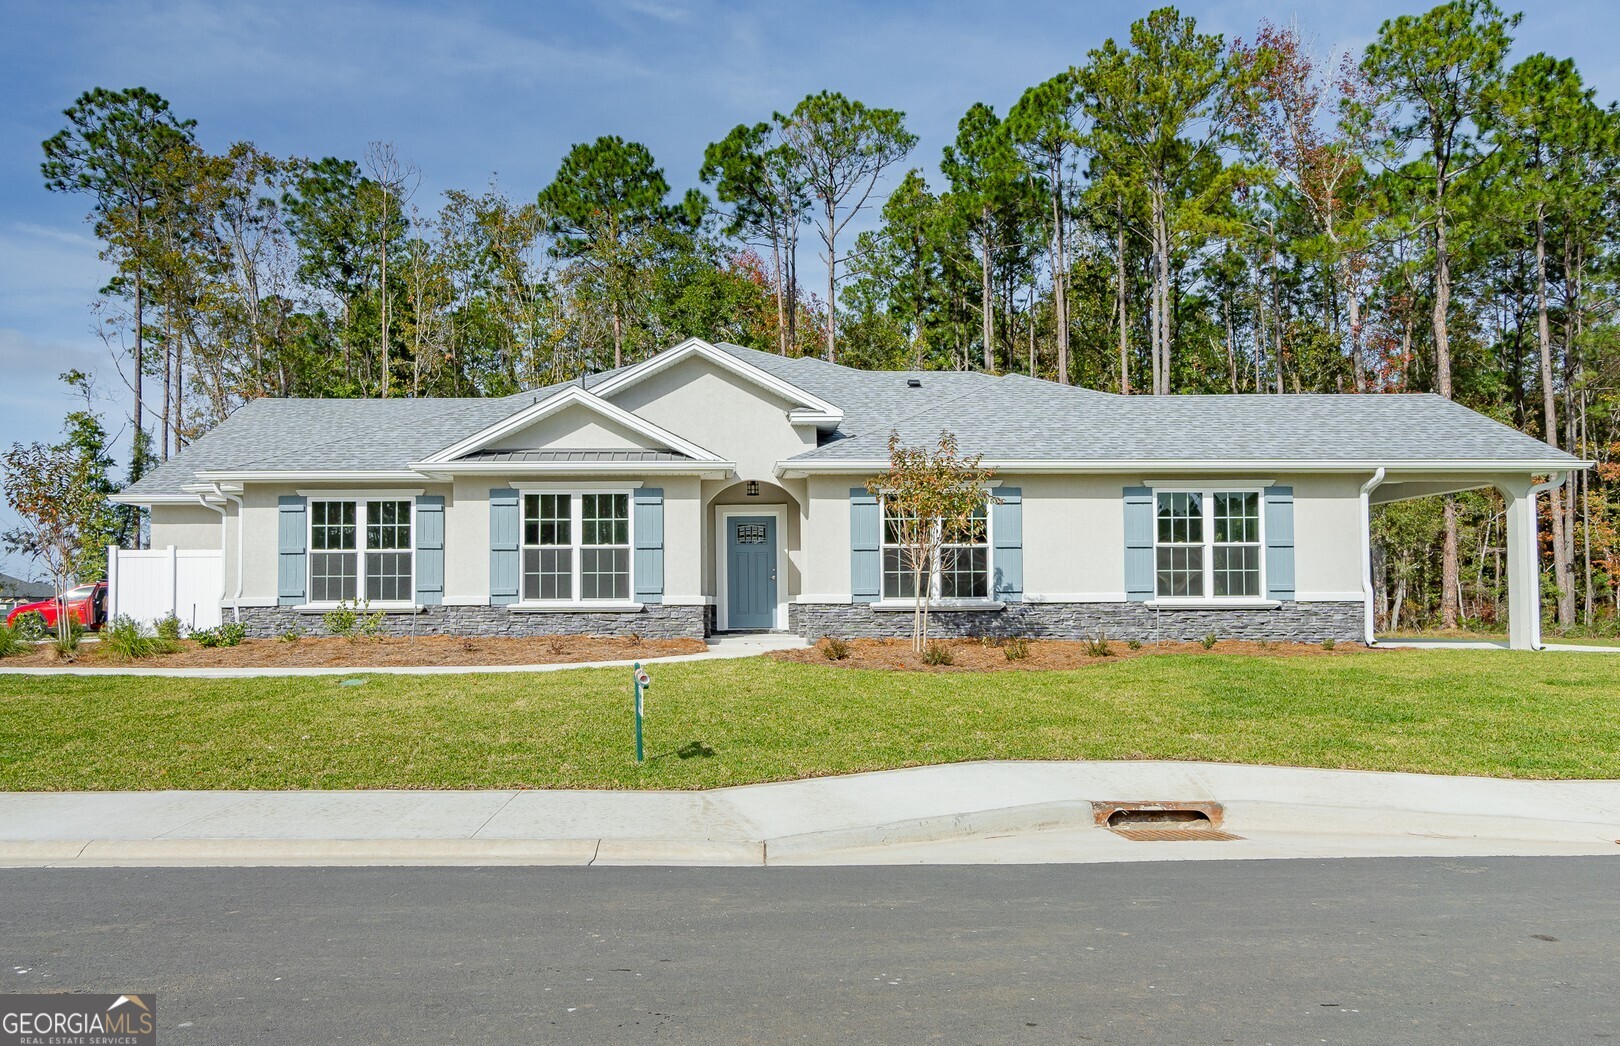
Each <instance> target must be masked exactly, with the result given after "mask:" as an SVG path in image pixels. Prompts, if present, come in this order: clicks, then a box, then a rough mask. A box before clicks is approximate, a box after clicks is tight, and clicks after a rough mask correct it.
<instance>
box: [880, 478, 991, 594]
mask: <svg viewBox="0 0 1620 1046" xmlns="http://www.w3.org/2000/svg"><path fill="white" fill-rule="evenodd" d="M995 482H997V481H992V482H991V483H986V484H985V485H984V489H985V499H984V541H983V543H982V544H983V547H984V584H985V588H984V591H985V594H984V595H983V596H942V595H940V585H941V583H942V580H943V573H942V571H941V570H940V563H941V559H942V557H943V555H944V552H945V547H944V543H943V542H941V543H940V545H939V547H936V548H935V549H934V562H933V566H932V569H931V570H929V572H928V576H929V592H928V606H929V607H930V608H932V609H936V610H964V609H965V610H999V609H1001V608H1002V607H1004V606H1005V605H1006V604H1005V603H1002V602H1000V601H998V600H997V599H996V598H995V597H994V596H993V595H992V594H991V593H992V592H993V591H994V590H995V579H996V535H995V512H994V511H993V509H994V507H995V506H994V504H993V503H992V502H991V500H990V498H991V497H992V496H993V495H992V493H991V490H990V488H991V487H992V486H994V484H995ZM934 525H935V526H936V527H938V526H939V525H940V523H939V521H938V520H936V521H935V523H934ZM888 537H889V517H888V504H887V503H886V502H885V501H884V500H883V498H882V497H881V496H880V497H879V498H878V598H877V602H875V603H873V604H872V609H874V610H887V609H891V607H889V606H888V605H887V604H904V606H905V607H908V608H910V607H915V606H916V600H915V598H914V597H912V596H891V595H889V594H888V593H887V592H886V591H885V588H886V587H887V578H888V574H889V572H888V571H887V570H885V569H884V566H883V564H884V562H885V560H886V559H887V558H888V557H887V553H888V552H889V550H890V549H901V550H903V549H904V547H905V546H903V545H896V544H894V543H892V542H890V541H889V540H888ZM980 544H981V543H980V542H977V541H975V542H973V543H972V544H971V545H966V546H964V545H952V546H951V547H953V548H964V547H965V548H978V547H979V546H980ZM901 554H902V555H904V552H903V551H902V553H901Z"/></svg>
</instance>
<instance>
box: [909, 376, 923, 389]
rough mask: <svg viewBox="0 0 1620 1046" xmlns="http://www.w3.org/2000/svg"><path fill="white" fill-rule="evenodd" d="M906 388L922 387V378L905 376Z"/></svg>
mask: <svg viewBox="0 0 1620 1046" xmlns="http://www.w3.org/2000/svg"><path fill="white" fill-rule="evenodd" d="M906 388H908V389H920V388H922V379H921V378H907V379H906Z"/></svg>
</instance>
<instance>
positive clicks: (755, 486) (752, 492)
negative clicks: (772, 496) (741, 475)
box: [747, 479, 759, 498]
mask: <svg viewBox="0 0 1620 1046" xmlns="http://www.w3.org/2000/svg"><path fill="white" fill-rule="evenodd" d="M747 490H748V496H749V497H751V498H757V497H759V480H757V479H751V480H749V481H748V488H747Z"/></svg>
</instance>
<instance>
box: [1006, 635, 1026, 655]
mask: <svg viewBox="0 0 1620 1046" xmlns="http://www.w3.org/2000/svg"><path fill="white" fill-rule="evenodd" d="M1001 652H1002V653H1003V654H1005V655H1007V660H1008V661H1022V660H1024V659H1025V658H1026V657H1028V656H1029V640H1027V639H1025V638H1024V637H1023V636H1013V637H1012V638H1011V639H1009V640H1007V642H1006V643H1005V644H1003V645H1002V647H1001Z"/></svg>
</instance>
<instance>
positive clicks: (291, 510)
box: [276, 494, 309, 607]
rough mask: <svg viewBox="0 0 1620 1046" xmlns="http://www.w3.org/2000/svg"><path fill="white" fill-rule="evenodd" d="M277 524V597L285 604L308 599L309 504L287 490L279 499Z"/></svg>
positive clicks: (295, 603)
mask: <svg viewBox="0 0 1620 1046" xmlns="http://www.w3.org/2000/svg"><path fill="white" fill-rule="evenodd" d="M278 507H279V508H280V510H281V511H280V513H279V514H278V519H277V526H276V539H277V545H278V546H279V547H278V548H277V556H276V601H277V602H278V603H280V604H281V605H282V606H284V607H292V606H297V605H298V604H300V603H303V602H305V598H304V592H305V590H306V588H305V586H306V584H307V581H308V577H309V561H308V559H307V558H306V557H305V552H307V551H308V548H309V506H308V503H307V502H306V501H305V500H304V499H303V498H301V497H299V496H298V495H297V494H283V495H282V496H281V498H280V499H279V501H278Z"/></svg>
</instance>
